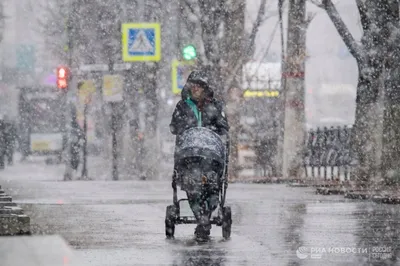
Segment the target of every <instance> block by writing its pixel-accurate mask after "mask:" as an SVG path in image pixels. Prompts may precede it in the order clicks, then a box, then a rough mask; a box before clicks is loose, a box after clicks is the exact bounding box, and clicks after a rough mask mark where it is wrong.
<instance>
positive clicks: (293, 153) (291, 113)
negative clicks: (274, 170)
mask: <svg viewBox="0 0 400 266" xmlns="http://www.w3.org/2000/svg"><path fill="white" fill-rule="evenodd" d="M305 9H306V2H305V0H290V1H289V27H288V46H287V60H286V67H285V73H283V74H284V75H285V76H286V89H287V91H286V99H285V122H284V127H285V131H284V146H283V150H284V156H283V177H284V178H292V177H295V178H300V177H301V176H302V173H303V167H302V164H303V153H304V135H305V114H304V72H305V62H304V56H305V47H306V46H305V45H306V43H305V41H306V28H307V23H306V17H305Z"/></svg>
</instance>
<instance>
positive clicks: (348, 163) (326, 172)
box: [304, 126, 354, 180]
mask: <svg viewBox="0 0 400 266" xmlns="http://www.w3.org/2000/svg"><path fill="white" fill-rule="evenodd" d="M305 146H306V151H305V154H304V168H305V173H306V177H310V176H311V177H323V178H324V179H333V178H335V177H336V178H340V179H343V180H349V179H350V172H351V168H352V166H353V165H354V158H353V155H352V153H351V128H350V127H347V126H343V127H336V128H334V127H331V128H326V127H324V128H317V129H315V130H310V131H308V132H307V137H306V143H305ZM328 177H329V178H328Z"/></svg>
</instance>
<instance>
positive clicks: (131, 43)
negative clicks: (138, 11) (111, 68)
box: [122, 23, 161, 62]
mask: <svg viewBox="0 0 400 266" xmlns="http://www.w3.org/2000/svg"><path fill="white" fill-rule="evenodd" d="M122 58H123V60H124V61H125V62H133V61H160V59H161V33H160V24H158V23H127V24H122Z"/></svg>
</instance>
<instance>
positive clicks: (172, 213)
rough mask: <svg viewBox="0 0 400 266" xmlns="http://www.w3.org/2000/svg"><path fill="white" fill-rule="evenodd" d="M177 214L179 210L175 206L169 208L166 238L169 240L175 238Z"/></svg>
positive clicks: (166, 219) (166, 217)
mask: <svg viewBox="0 0 400 266" xmlns="http://www.w3.org/2000/svg"><path fill="white" fill-rule="evenodd" d="M177 213H178V212H177V208H176V207H175V206H174V205H169V206H167V210H166V215H165V236H166V237H167V238H168V239H170V238H174V234H175V221H176V218H177Z"/></svg>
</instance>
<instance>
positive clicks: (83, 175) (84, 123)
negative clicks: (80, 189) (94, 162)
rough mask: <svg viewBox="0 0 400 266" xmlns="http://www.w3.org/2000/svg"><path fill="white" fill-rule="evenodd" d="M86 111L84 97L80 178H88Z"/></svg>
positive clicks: (86, 105)
mask: <svg viewBox="0 0 400 266" xmlns="http://www.w3.org/2000/svg"><path fill="white" fill-rule="evenodd" d="M87 112H88V103H87V102H86V99H85V105H84V107H83V163H82V179H87V178H88V170H87V142H88V141H87V139H88V137H87Z"/></svg>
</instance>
